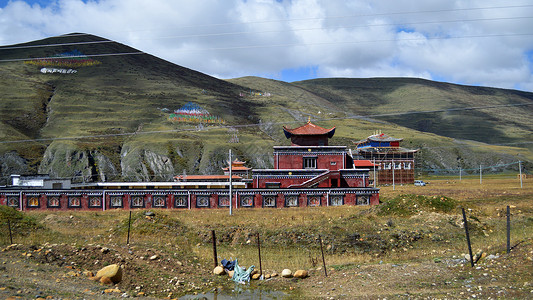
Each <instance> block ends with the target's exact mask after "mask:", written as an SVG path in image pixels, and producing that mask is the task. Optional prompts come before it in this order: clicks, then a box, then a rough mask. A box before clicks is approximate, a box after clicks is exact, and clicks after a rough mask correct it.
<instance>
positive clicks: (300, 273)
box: [293, 270, 309, 278]
mask: <svg viewBox="0 0 533 300" xmlns="http://www.w3.org/2000/svg"><path fill="white" fill-rule="evenodd" d="M293 276H294V277H295V278H306V277H308V276H309V272H307V270H296V272H294V275H293Z"/></svg>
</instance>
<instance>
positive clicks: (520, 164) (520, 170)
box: [518, 161, 522, 188]
mask: <svg viewBox="0 0 533 300" xmlns="http://www.w3.org/2000/svg"><path fill="white" fill-rule="evenodd" d="M518 170H519V172H520V188H522V162H521V161H518Z"/></svg>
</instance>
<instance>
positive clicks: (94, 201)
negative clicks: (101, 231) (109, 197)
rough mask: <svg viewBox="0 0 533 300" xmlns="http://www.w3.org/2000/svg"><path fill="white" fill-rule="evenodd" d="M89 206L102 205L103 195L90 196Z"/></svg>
mask: <svg viewBox="0 0 533 300" xmlns="http://www.w3.org/2000/svg"><path fill="white" fill-rule="evenodd" d="M89 207H102V197H100V196H90V197H89Z"/></svg>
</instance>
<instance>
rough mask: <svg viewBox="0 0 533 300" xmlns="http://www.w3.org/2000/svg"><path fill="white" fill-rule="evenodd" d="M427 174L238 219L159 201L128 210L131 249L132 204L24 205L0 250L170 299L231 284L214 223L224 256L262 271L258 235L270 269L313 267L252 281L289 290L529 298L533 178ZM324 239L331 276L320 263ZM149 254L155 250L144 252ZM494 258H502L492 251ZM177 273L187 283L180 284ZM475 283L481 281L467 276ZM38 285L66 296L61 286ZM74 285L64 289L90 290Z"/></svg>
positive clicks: (6, 256) (345, 295)
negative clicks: (336, 202)
mask: <svg viewBox="0 0 533 300" xmlns="http://www.w3.org/2000/svg"><path fill="white" fill-rule="evenodd" d="M429 182H430V183H429V184H428V185H427V186H424V187H415V186H395V187H394V188H393V187H392V186H387V187H382V188H381V198H382V201H383V204H381V205H380V206H375V207H349V206H346V207H320V208H298V209H237V210H234V214H233V215H232V216H230V215H229V212H228V210H223V209H220V210H152V211H153V212H155V216H153V217H147V216H145V215H144V212H145V211H142V210H139V211H133V212H132V220H131V230H130V245H129V246H128V245H126V239H127V232H128V230H127V229H128V217H129V213H128V212H127V211H106V212H46V213H45V212H30V213H24V216H23V219H22V220H19V221H18V222H19V223H18V225H17V224H15V226H14V236H13V239H14V240H13V242H14V243H17V244H21V245H19V246H18V248H16V249H19V250H18V251H17V250H13V249H11V250H9V251H4V252H1V255H0V257H1V259H2V261H3V263H4V264H6V263H7V264H8V265H9V264H10V263H11V264H14V263H16V261H17V260H19V261H20V255H21V254H22V253H34V255H33V257H32V258H27V257H24V260H23V263H25V264H30V263H32V262H33V263H38V264H39V263H41V264H43V265H54V266H58V267H62V268H64V267H65V265H71V266H73V267H75V268H76V269H77V270H79V272H81V271H83V270H95V269H97V268H99V267H101V266H103V265H105V264H109V263H121V264H122V265H123V266H124V268H125V274H126V275H125V277H126V279H125V280H124V281H123V282H121V283H120V284H119V285H118V288H120V289H121V290H122V291H125V292H127V293H129V295H136V294H137V293H138V292H139V289H138V287H139V286H141V285H142V291H144V292H146V293H147V294H148V295H152V296H154V297H163V298H164V297H168V296H169V294H170V295H171V296H172V298H173V297H177V296H180V295H185V294H193V293H202V292H208V291H212V290H213V289H215V290H217V291H219V292H220V293H224V291H232V290H233V289H234V286H233V285H232V283H231V282H230V281H229V280H228V279H227V277H215V276H213V275H212V273H211V270H212V268H213V250H212V243H211V241H212V236H211V231H212V230H214V231H215V233H216V237H217V251H218V261H221V260H222V259H223V258H226V259H230V258H233V259H235V258H237V259H238V260H239V264H240V265H244V266H250V265H255V266H256V269H259V259H258V248H257V234H259V237H260V242H261V254H262V261H261V266H262V271H263V273H265V274H271V273H273V272H277V273H280V272H281V271H282V270H283V269H285V268H289V269H291V270H293V271H294V270H296V269H306V270H309V271H310V274H311V276H310V277H309V278H308V279H305V280H299V281H296V280H286V279H281V278H276V279H272V280H269V281H260V282H252V283H251V285H250V286H252V287H255V288H259V287H260V288H261V289H268V290H281V291H284V292H285V293H286V296H287V297H289V298H291V297H292V298H313V297H315V298H331V297H333V298H334V299H337V298H339V299H350V298H352V297H353V296H358V297H368V298H379V297H389V296H397V297H400V298H402V297H406V298H409V297H410V296H413V295H414V298H417V297H424V298H425V297H436V298H441V297H442V298H468V297H470V296H472V295H477V297H481V298H489V297H492V298H498V297H500V298H502V297H503V298H507V296H511V297H514V298H527V297H528V296H530V295H531V294H530V290H533V288H532V287H531V284H532V282H533V275H532V274H533V272H531V271H532V270H533V268H532V264H533V261H532V257H533V234H532V232H533V180H531V179H527V180H525V181H524V182H523V187H522V188H520V182H519V181H518V179H516V178H510V177H508V178H498V177H492V178H484V179H483V183H482V184H480V182H479V178H467V179H463V180H461V181H459V180H450V179H445V180H440V179H433V178H430V180H429ZM507 205H509V206H510V207H511V213H512V216H511V246H513V247H514V248H513V250H512V251H511V254H505V250H506V248H505V246H506V227H505V226H506V217H505V208H506V206H507ZM461 207H464V208H465V209H466V214H467V216H468V223H469V228H470V234H471V240H472V247H473V251H474V254H475V253H478V252H479V253H480V254H481V253H483V254H482V256H481V258H480V260H479V262H478V264H477V265H476V268H471V267H470V265H469V263H468V262H467V261H465V260H464V255H465V254H466V253H468V250H467V245H466V239H465V234H464V227H463V225H462V216H461V209H460V208H461ZM0 230H1V231H2V237H1V240H0V242H1V243H3V244H4V245H6V246H7V244H9V240H8V234H7V231H6V226H5V223H3V224H2V228H1V229H0ZM319 236H320V238H322V240H323V247H324V254H325V261H326V265H327V269H326V270H327V271H328V277H325V276H324V270H323V268H322V258H321V252H320V243H319ZM47 247H48V248H47ZM102 248H107V249H109V252H106V253H104V252H102V250H101V249H102ZM39 249H52V253H58V254H59V257H63V258H62V259H59V258H57V257H56V258H49V257H43V256H40V255H41V254H40V253H43V252H44V251H38V250H39ZM35 251H37V252H35ZM153 255H158V259H157V260H156V261H150V260H148V257H150V256H153ZM490 255H493V256H497V257H499V258H498V259H492V260H489V259H487V257H490ZM399 266H400V267H399ZM507 267H509V268H512V270H513V272H508V269H506V268H507ZM22 269H24V268H22ZM60 270H61V269H60ZM63 270H64V269H63ZM63 272H64V271H63ZM405 274H411V275H409V276H410V277H406V276H407V275H405ZM483 274H489V275H483ZM174 277H175V278H177V279H175V280H174V281H172V280H171V279H173V278H174ZM494 278H495V279H494ZM478 279H479V280H478ZM485 279H486V280H485ZM65 280H67V279H65ZM176 280H178V281H180V282H181V283H180V284H178V285H176V282H177V281H176ZM468 280H474V281H476V280H478V282H477V283H476V284H471V283H465V282H467V281H468ZM62 281H63V279H62ZM169 282H170V283H169ZM20 285H21V286H17V283H16V281H14V282H10V281H6V280H5V278H3V279H0V288H2V287H5V288H6V289H4V290H1V289H0V293H3V292H5V291H11V293H13V292H14V291H15V290H16V291H22V293H24V290H25V287H24V284H23V283H20ZM478 285H479V288H478ZM10 286H11V287H12V288H9V287H10ZM365 286H372V287H373V288H372V289H366V288H364V287H365ZM436 286H437V287H439V288H435V287H436ZM509 286H511V287H512V288H511V289H510V288H509ZM473 287H475V289H474V288H473ZM98 288H100V289H103V288H104V287H100V286H98V285H95V287H94V290H95V293H98V291H99V290H98ZM41 289H44V290H49V294H54V293H55V294H57V295H61V294H62V293H63V292H62V290H61V287H60V285H58V286H57V287H48V286H46V287H42V288H41ZM89 290H90V291H92V290H91V289H89ZM468 290H470V291H468ZM502 291H503V292H502ZM93 292H94V291H93ZM73 293H74V292H69V293H67V294H64V296H65V295H66V296H68V295H70V296H72V295H75V297H74V298H76V297H89V298H90V295H91V294H83V293H82V294H75V293H74V294H73ZM89 293H90V292H89ZM461 293H463V294H461ZM476 293H477V294H476ZM498 293H500V294H498ZM502 293H503V294H502ZM2 295H6V296H7V295H9V294H8V293H4V294H2ZM406 295H407V296H406Z"/></svg>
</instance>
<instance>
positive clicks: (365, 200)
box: [356, 195, 370, 205]
mask: <svg viewBox="0 0 533 300" xmlns="http://www.w3.org/2000/svg"><path fill="white" fill-rule="evenodd" d="M356 204H357V205H369V204H370V196H369V195H359V196H357V202H356Z"/></svg>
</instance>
